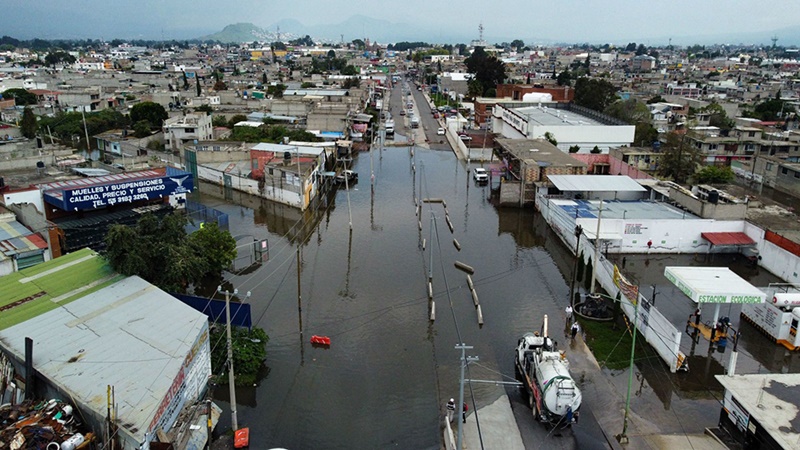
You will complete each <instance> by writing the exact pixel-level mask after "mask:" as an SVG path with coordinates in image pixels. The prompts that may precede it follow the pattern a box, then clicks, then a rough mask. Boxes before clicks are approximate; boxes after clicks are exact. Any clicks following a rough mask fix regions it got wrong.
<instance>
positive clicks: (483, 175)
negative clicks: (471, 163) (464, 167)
mask: <svg viewBox="0 0 800 450" xmlns="http://www.w3.org/2000/svg"><path fill="white" fill-rule="evenodd" d="M472 179H474V180H475V181H477V182H478V183H486V182H488V181H489V172H487V171H486V169H484V168H483V167H476V168H474V169H472Z"/></svg>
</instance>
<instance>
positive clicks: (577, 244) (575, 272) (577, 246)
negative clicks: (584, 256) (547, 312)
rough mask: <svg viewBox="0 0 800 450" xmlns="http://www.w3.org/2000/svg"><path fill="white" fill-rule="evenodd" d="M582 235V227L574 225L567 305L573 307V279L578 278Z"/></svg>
mask: <svg viewBox="0 0 800 450" xmlns="http://www.w3.org/2000/svg"><path fill="white" fill-rule="evenodd" d="M582 234H583V227H582V226H580V225H575V238H576V239H577V241H576V242H575V263H574V264H573V265H572V281H571V282H570V284H569V304H570V306H575V305H574V302H575V279H576V278H577V277H578V259H579V258H580V251H581V235H582Z"/></svg>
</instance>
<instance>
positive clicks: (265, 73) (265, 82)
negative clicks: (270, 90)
mask: <svg viewBox="0 0 800 450" xmlns="http://www.w3.org/2000/svg"><path fill="white" fill-rule="evenodd" d="M261 84H267V72H264V73H262V74H261Z"/></svg>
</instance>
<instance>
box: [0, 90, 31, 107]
mask: <svg viewBox="0 0 800 450" xmlns="http://www.w3.org/2000/svg"><path fill="white" fill-rule="evenodd" d="M2 97H3V98H13V99H14V101H15V102H16V104H17V106H26V105H35V104H37V103H38V100H37V99H36V94H34V93H32V92H28V91H27V90H26V89H22V88H12V89H7V90H5V91H3V94H2Z"/></svg>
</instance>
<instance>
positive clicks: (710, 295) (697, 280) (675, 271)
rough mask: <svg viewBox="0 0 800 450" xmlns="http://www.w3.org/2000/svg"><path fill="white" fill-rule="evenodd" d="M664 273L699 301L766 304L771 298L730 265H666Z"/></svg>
mask: <svg viewBox="0 0 800 450" xmlns="http://www.w3.org/2000/svg"><path fill="white" fill-rule="evenodd" d="M664 276H665V277H666V278H667V279H668V280H669V281H671V282H672V283H673V284H674V285H675V286H677V287H678V289H680V290H681V291H682V292H683V293H684V294H686V295H687V296H688V297H689V298H691V299H692V301H694V302H695V303H764V300H765V299H766V297H767V294H765V293H763V292H761V290H759V289H758V288H756V287H755V286H753V285H752V284H750V283H748V282H747V281H745V280H744V279H743V278H742V277H740V276H739V275H736V274H735V273H733V271H731V270H730V269H728V268H727V267H666V268H665V269H664Z"/></svg>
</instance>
